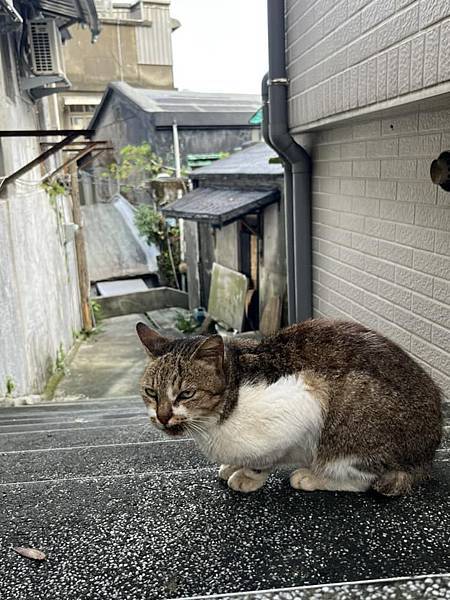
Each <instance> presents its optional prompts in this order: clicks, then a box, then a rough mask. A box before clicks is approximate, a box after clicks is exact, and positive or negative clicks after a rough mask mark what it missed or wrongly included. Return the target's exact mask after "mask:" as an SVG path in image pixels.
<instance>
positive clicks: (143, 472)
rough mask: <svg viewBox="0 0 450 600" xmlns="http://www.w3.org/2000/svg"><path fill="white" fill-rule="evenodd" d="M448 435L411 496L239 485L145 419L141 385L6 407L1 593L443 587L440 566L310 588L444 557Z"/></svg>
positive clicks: (282, 483)
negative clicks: (240, 489)
mask: <svg viewBox="0 0 450 600" xmlns="http://www.w3.org/2000/svg"><path fill="white" fill-rule="evenodd" d="M448 448H449V445H448V439H447V442H446V444H445V447H443V449H442V450H440V452H439V459H438V461H437V463H436V468H435V480H434V481H433V482H432V483H431V484H429V485H428V486H426V487H424V488H422V489H421V490H419V491H418V492H417V493H416V494H415V495H414V496H411V497H405V498H400V499H394V500H386V499H383V498H379V497H376V496H375V495H359V494H358V495H351V494H334V493H314V494H304V493H299V492H295V491H294V490H292V489H291V488H290V487H289V485H288V481H287V477H286V474H284V473H279V474H275V475H274V476H273V477H272V479H271V480H270V482H269V483H268V485H267V486H266V487H264V488H263V489H262V490H260V491H259V492H257V493H256V494H254V495H249V496H244V495H238V494H236V493H234V492H231V491H230V490H228V489H227V488H226V486H225V485H223V484H222V483H221V482H220V481H219V480H218V479H217V476H216V468H215V466H214V465H211V464H208V462H207V461H206V460H205V459H204V458H203V457H202V456H201V455H200V454H199V453H198V451H197V450H196V447H195V445H194V443H193V442H192V441H191V440H189V439H182V440H171V439H169V440H168V439H166V438H163V437H162V436H161V434H159V432H157V431H156V430H154V429H153V428H151V427H150V426H149V425H148V424H147V419H146V417H145V414H144V411H143V405H142V403H141V400H140V399H139V398H137V397H125V398H113V399H98V400H95V401H84V402H79V403H56V404H47V405H39V406H30V407H21V408H8V409H3V410H2V411H1V412H0V465H1V467H0V469H1V470H0V480H1V485H0V494H1V500H0V502H1V517H0V539H1V546H0V550H1V553H0V565H1V572H2V579H1V581H0V598H2V600H19V599H23V600H25V599H26V600H31V599H40V598H42V599H44V598H52V599H56V598H64V599H66V600H71V599H72V598H73V599H77V600H79V599H81V598H95V599H99V600H100V599H108V600H110V599H112V598H120V599H122V598H123V599H133V600H134V599H141V598H155V599H158V598H161V599H162V598H180V597H202V595H210V594H219V593H225V592H228V593H229V595H228V596H225V597H229V598H231V597H234V596H232V595H230V594H231V593H232V592H243V591H246V592H247V591H251V590H258V589H260V590H274V589H278V590H280V588H290V587H292V586H302V591H299V590H296V591H293V590H290V591H285V592H281V591H276V592H273V593H265V594H260V593H258V594H256V596H255V595H254V594H253V595H252V594H247V595H246V596H244V597H248V598H280V599H281V598H322V597H323V598H331V597H333V598H340V597H342V598H344V597H345V598H350V597H355V598H359V597H361V598H364V597H369V596H366V595H364V593H365V592H364V590H366V591H367V590H369V588H370V590H373V593H374V594H375V593H376V592H377V589H378V590H381V589H383V586H384V587H386V586H388V588H389V589H393V590H394V589H396V590H397V591H398V590H400V591H401V590H403V589H404V590H405V594H406V593H409V594H411V593H412V592H411V590H413V591H414V590H416V591H417V593H418V594H419V595H417V596H415V595H413V596H411V595H410V596H408V595H405V596H402V595H398V596H392V597H395V598H397V597H398V598H403V597H405V598H407V597H408V598H411V597H412V598H415V597H417V598H423V597H426V596H425V595H424V593H425V591H426V590H429V593H430V594H432V592H433V593H434V594H432V595H430V598H431V597H433V598H445V597H447V598H448V597H450V596H448V595H447V596H446V595H441V596H439V594H444V592H445V593H446V594H450V585H449V580H448V579H446V578H442V577H441V578H430V577H428V578H426V579H424V578H422V579H418V580H416V581H409V580H408V581H406V582H405V581H393V582H383V583H372V584H360V585H356V586H353V588H352V589H354V596H353V595H351V596H350V595H347V596H346V595H345V593H349V589H350V588H348V587H345V588H342V586H337V587H335V586H327V587H325V588H321V589H318V588H316V587H314V588H304V589H303V586H308V585H317V584H322V585H323V584H330V583H335V582H342V581H361V580H367V579H380V578H382V579H384V578H397V577H404V576H417V575H430V574H442V573H445V572H448V571H450V569H449V566H450V558H449V539H450V524H449V511H448V499H449V496H448V491H449V487H450V485H449V484H450V477H449V472H448V461H449V456H450V452H449V449H448ZM13 546H31V547H36V548H39V549H41V550H43V551H44V552H45V553H46V554H47V555H48V559H47V560H46V561H45V562H43V563H35V562H32V561H29V560H27V559H25V558H23V557H20V556H18V555H16V554H15V553H14V552H12V550H11V548H12V547H13ZM345 590H347V591H345ZM355 590H356V591H355ZM436 592H437V595H436ZM352 593H353V592H352ZM367 593H369V592H368V591H367ZM399 593H400V592H399ZM330 594H331V595H330ZM333 594H334V595H333ZM342 594H344V595H342ZM370 594H371V595H370V597H373V598H377V597H379V598H385V597H391V596H383V595H378V596H377V595H373V594H372V592H370ZM237 597H242V596H237Z"/></svg>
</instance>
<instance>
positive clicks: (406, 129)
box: [313, 109, 450, 392]
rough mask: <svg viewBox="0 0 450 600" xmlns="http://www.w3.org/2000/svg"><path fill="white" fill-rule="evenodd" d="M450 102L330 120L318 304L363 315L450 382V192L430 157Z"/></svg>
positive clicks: (316, 225) (317, 158)
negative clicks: (336, 123) (433, 172)
mask: <svg viewBox="0 0 450 600" xmlns="http://www.w3.org/2000/svg"><path fill="white" fill-rule="evenodd" d="M442 150H450V111H449V110H448V109H445V110H437V111H421V110H418V109H415V110H414V111H412V112H410V113H408V114H405V115H401V116H397V117H395V116H388V115H386V116H385V117H384V118H377V119H372V120H370V121H366V122H362V123H360V122H354V123H350V124H348V125H347V126H344V127H339V128H334V129H327V130H324V131H321V132H320V133H318V134H317V136H316V138H315V145H314V149H313V158H314V177H313V265H314V268H313V274H314V275H313V277H314V284H313V287H314V314H315V316H331V317H338V318H344V319H349V318H350V319H355V320H357V321H359V322H361V323H364V324H365V325H367V326H369V327H372V328H375V329H377V330H379V331H380V332H382V333H384V334H385V335H387V336H389V337H390V338H392V339H393V340H395V341H396V342H398V343H399V344H400V345H401V346H403V348H405V349H406V350H408V351H409V352H410V353H411V354H412V355H413V356H414V357H415V358H416V359H417V360H418V361H419V362H420V363H421V364H422V365H423V366H424V367H425V368H426V369H427V370H428V371H430V372H431V373H432V374H433V376H434V378H435V380H436V381H437V382H438V383H439V384H441V385H442V387H443V389H444V390H447V392H448V390H449V389H450V306H449V299H450V194H449V193H448V192H444V191H443V190H442V189H441V188H439V187H438V186H435V185H433V184H432V183H431V180H430V176H429V167H430V163H431V160H432V159H434V158H436V157H437V156H438V155H439V153H440V152H441V151H442Z"/></svg>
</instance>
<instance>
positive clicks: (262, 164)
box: [191, 142, 283, 179]
mask: <svg viewBox="0 0 450 600" xmlns="http://www.w3.org/2000/svg"><path fill="white" fill-rule="evenodd" d="M276 156H277V155H276V153H275V151H274V150H272V148H270V147H269V146H268V145H267V144H265V143H264V142H259V143H257V144H253V145H251V146H249V147H248V148H245V149H244V150H239V151H237V152H234V153H233V154H231V155H230V156H229V157H228V158H222V159H220V160H216V161H214V162H213V163H211V164H210V165H208V166H206V167H200V168H199V169H195V171H193V172H192V175H191V177H192V178H193V179H197V178H198V179H203V177H205V178H206V177H207V176H208V175H282V174H283V165H281V164H280V163H273V164H272V163H270V162H269V160H270V159H271V158H275V157H276Z"/></svg>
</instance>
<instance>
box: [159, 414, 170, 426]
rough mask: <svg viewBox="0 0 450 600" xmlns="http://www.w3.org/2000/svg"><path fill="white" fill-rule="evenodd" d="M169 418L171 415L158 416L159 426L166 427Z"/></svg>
mask: <svg viewBox="0 0 450 600" xmlns="http://www.w3.org/2000/svg"><path fill="white" fill-rule="evenodd" d="M171 418H172V415H169V414H167V413H165V414H162V415H158V421H159V422H160V423H161V425H167V424H168V423H169V421H170V419H171Z"/></svg>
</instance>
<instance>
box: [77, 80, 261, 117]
mask: <svg viewBox="0 0 450 600" xmlns="http://www.w3.org/2000/svg"><path fill="white" fill-rule="evenodd" d="M114 93H116V94H119V95H120V96H122V97H123V98H126V99H127V100H129V101H130V102H132V103H133V104H134V105H135V106H137V107H138V108H140V109H141V110H142V111H144V112H147V113H153V114H154V115H155V124H156V126H157V127H169V126H170V127H171V126H172V123H173V120H174V118H175V119H176V121H177V124H178V125H179V126H180V127H197V126H215V125H221V126H227V125H228V126H230V127H231V126H248V127H257V125H252V124H250V123H249V120H250V118H251V117H252V115H253V114H254V113H255V111H256V110H258V108H259V107H260V105H261V99H260V97H259V96H256V95H252V94H218V93H207V92H190V91H179V90H155V89H143V88H135V87H132V86H131V85H129V84H128V83H125V82H122V81H120V82H113V83H110V84H109V85H108V87H107V88H106V91H105V93H104V95H103V98H102V101H101V103H100V104H99V106H98V108H97V110H96V112H95V114H94V116H93V118H92V121H91V123H90V126H89V127H90V128H95V125H96V121H97V119H98V117H99V115H100V114H101V112H102V110H103V107H104V105H105V104H106V103H107V101H108V99H109V98H110V97H111V95H112V94H114Z"/></svg>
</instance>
